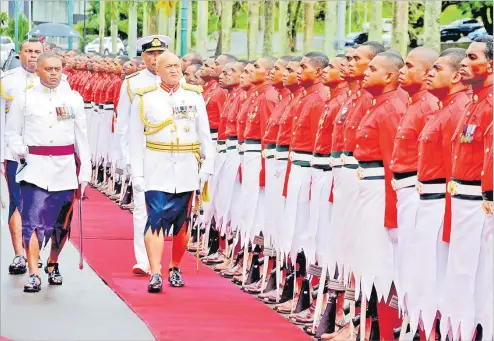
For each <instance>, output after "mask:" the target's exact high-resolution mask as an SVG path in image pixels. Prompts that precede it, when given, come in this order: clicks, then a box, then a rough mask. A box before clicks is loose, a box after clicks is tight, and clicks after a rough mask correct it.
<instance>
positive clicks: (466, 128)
mask: <svg viewBox="0 0 494 341" xmlns="http://www.w3.org/2000/svg"><path fill="white" fill-rule="evenodd" d="M476 129H477V126H476V125H475V124H464V125H463V131H462V133H461V139H460V143H472V141H473V134H474V133H475V130H476Z"/></svg>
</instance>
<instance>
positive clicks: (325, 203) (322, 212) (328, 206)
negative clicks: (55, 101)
mask: <svg viewBox="0 0 494 341" xmlns="http://www.w3.org/2000/svg"><path fill="white" fill-rule="evenodd" d="M332 183H333V172H332V171H326V172H323V179H322V185H321V190H320V195H319V199H318V210H319V213H318V219H317V232H316V258H317V260H319V261H320V262H322V263H326V264H328V266H329V273H330V275H331V276H333V274H334V273H335V269H336V268H335V262H334V260H331V259H329V251H330V250H329V245H330V244H331V238H332V235H331V228H330V227H331V226H330V225H331V215H332V212H333V204H332V203H331V202H329V195H330V192H331V185H332ZM312 199H314V187H312ZM311 218H312V210H311Z"/></svg>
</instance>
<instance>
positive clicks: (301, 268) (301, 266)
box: [295, 251, 307, 277]
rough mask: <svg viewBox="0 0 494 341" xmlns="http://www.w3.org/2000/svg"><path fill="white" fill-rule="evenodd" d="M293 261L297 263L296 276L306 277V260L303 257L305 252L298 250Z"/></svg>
mask: <svg viewBox="0 0 494 341" xmlns="http://www.w3.org/2000/svg"><path fill="white" fill-rule="evenodd" d="M295 263H296V264H297V265H298V267H297V277H306V276H307V261H306V259H305V254H304V252H303V251H300V252H299V253H298V254H297V259H296V261H295Z"/></svg>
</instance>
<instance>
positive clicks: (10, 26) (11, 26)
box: [0, 13, 29, 42]
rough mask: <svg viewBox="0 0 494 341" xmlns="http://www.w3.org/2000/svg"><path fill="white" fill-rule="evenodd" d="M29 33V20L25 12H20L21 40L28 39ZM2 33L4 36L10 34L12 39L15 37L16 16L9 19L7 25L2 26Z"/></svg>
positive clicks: (0, 29) (0, 32) (0, 30)
mask: <svg viewBox="0 0 494 341" xmlns="http://www.w3.org/2000/svg"><path fill="white" fill-rule="evenodd" d="M2 14H3V13H2ZM0 18H1V17H0ZM7 18H8V17H7ZM28 33H29V22H28V20H27V18H26V16H25V15H24V14H23V13H19V42H21V41H23V40H25V39H27V34H28ZM0 34H1V35H4V36H9V37H10V38H12V40H14V39H15V20H14V18H11V19H8V23H7V26H5V27H0Z"/></svg>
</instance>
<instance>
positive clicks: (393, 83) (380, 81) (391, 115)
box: [351, 52, 406, 340]
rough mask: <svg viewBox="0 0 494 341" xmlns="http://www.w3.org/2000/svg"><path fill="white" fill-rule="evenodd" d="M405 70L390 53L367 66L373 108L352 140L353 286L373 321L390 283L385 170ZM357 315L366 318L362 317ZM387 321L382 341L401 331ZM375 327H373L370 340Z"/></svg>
mask: <svg viewBox="0 0 494 341" xmlns="http://www.w3.org/2000/svg"><path fill="white" fill-rule="evenodd" d="M403 65H404V62H403V59H402V58H401V56H400V55H399V54H396V53H394V52H383V53H380V54H378V55H377V56H376V57H375V58H374V59H373V60H372V61H371V62H370V64H369V66H368V68H367V70H366V71H365V79H364V81H363V87H364V89H365V90H366V91H368V93H369V94H370V95H371V96H372V100H371V105H370V107H369V109H368V110H367V111H366V112H365V113H364V115H363V117H362V120H361V121H360V122H359V124H358V126H357V127H356V134H355V151H354V157H355V159H356V160H357V161H358V168H357V179H358V180H357V184H358V191H359V194H358V202H357V206H356V207H355V212H358V217H357V221H356V224H357V226H358V227H357V228H358V230H359V232H360V233H359V234H358V237H357V240H356V242H355V243H356V247H355V250H356V251H357V252H358V254H357V257H354V260H355V262H354V263H353V264H351V265H352V269H353V273H354V276H355V279H356V281H358V280H359V279H360V282H361V285H362V307H364V306H365V304H364V300H369V303H368V306H369V308H368V310H367V315H368V317H371V318H372V319H373V321H375V319H376V318H377V315H378V311H377V310H378V302H381V300H382V299H384V304H383V306H384V307H383V310H384V308H385V307H386V305H387V304H389V303H390V297H391V296H390V292H391V285H392V282H393V278H394V271H393V243H392V241H393V239H394V238H393V237H392V236H393V232H396V231H395V229H396V227H397V222H396V193H395V192H394V190H393V189H392V188H391V178H392V174H391V170H390V169H389V166H390V161H391V156H392V152H393V144H394V136H395V134H396V130H397V129H398V125H399V122H400V121H401V119H402V116H403V115H404V114H405V111H406V102H405V101H403V97H401V96H400V91H402V90H400V89H399V88H398V86H399V82H398V76H399V70H400V69H401V68H402V67H403ZM371 255H372V256H371ZM356 290H358V286H356ZM356 296H357V294H356ZM362 309H363V308H362ZM361 314H362V315H363V316H365V313H364V311H361ZM386 315H388V316H382V318H381V319H379V331H380V335H381V338H383V339H384V340H391V339H393V333H392V329H393V328H392V327H399V324H398V325H394V324H395V323H397V321H396V319H397V317H398V311H397V310H396V316H395V317H396V319H392V318H390V316H389V314H386ZM361 319H362V324H363V323H364V319H363V318H362V317H361ZM398 323H399V322H398ZM375 327H376V326H375V323H374V322H373V324H372V327H371V331H370V332H371V336H370V339H371V340H372V339H373V336H372V334H373V332H374V331H375ZM361 330H362V329H361ZM374 335H375V334H374Z"/></svg>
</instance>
